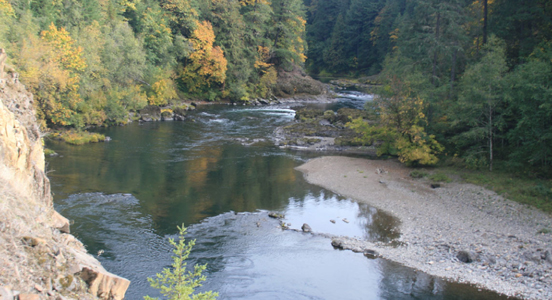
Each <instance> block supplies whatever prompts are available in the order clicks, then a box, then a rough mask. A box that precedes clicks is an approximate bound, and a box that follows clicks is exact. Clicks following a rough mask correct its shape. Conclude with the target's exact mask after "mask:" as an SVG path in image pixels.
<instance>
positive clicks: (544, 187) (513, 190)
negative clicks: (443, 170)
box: [460, 166, 552, 212]
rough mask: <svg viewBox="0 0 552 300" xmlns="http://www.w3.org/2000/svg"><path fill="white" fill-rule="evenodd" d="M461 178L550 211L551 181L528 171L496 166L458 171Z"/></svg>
mask: <svg viewBox="0 0 552 300" xmlns="http://www.w3.org/2000/svg"><path fill="white" fill-rule="evenodd" d="M460 172H461V173H460V175H461V176H462V178H463V179H464V180H465V181H466V182H469V183H473V184H477V185H481V186H484V187H486V188H488V189H491V190H493V191H495V192H497V193H498V194H500V195H503V196H505V197H506V198H508V199H510V200H513V201H516V202H519V203H523V204H528V205H531V206H534V207H537V208H539V209H541V210H543V211H545V212H552V182H550V180H545V179H539V178H536V177H535V176H534V175H532V174H531V173H529V172H516V173H513V172H511V171H508V170H505V169H503V168H500V166H497V168H496V170H494V171H493V172H490V171H485V170H481V171H471V170H463V171H460Z"/></svg>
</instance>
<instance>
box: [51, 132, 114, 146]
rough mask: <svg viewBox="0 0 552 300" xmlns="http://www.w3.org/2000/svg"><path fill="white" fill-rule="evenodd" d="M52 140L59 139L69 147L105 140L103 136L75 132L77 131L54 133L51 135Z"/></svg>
mask: <svg viewBox="0 0 552 300" xmlns="http://www.w3.org/2000/svg"><path fill="white" fill-rule="evenodd" d="M52 138H55V139H60V140H62V141H64V142H66V143H67V144H71V145H84V144H89V143H98V142H103V141H104V140H105V136H104V135H103V134H99V133H94V132H88V131H85V130H83V131H77V130H64V131H56V132H54V133H52Z"/></svg>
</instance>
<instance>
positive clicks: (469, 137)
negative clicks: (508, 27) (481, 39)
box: [454, 37, 508, 170]
mask: <svg viewBox="0 0 552 300" xmlns="http://www.w3.org/2000/svg"><path fill="white" fill-rule="evenodd" d="M483 50H484V51H485V54H484V55H483V57H482V58H481V60H480V61H479V62H477V63H475V64H473V65H471V66H469V67H468V69H467V70H466V72H465V73H464V75H463V77H462V80H461V82H460V86H461V92H460V96H459V99H458V102H457V106H456V114H457V116H456V117H455V122H454V125H456V126H462V127H463V128H462V132H461V133H460V134H459V135H457V136H456V137H455V139H454V140H455V142H456V143H457V144H459V145H461V147H469V148H470V149H469V150H470V152H471V153H474V152H475V153H480V152H482V151H486V152H487V153H488V156H487V157H488V158H489V168H490V170H492V165H493V157H494V155H493V154H494V149H493V140H494V139H495V135H497V134H500V133H501V132H502V131H503V130H504V127H505V126H506V123H505V120H504V85H505V74H506V71H507V69H508V67H507V66H506V57H505V53H504V45H503V43H502V41H500V40H498V39H497V38H495V37H491V38H490V39H489V42H488V43H487V44H486V45H485V47H484V48H483Z"/></svg>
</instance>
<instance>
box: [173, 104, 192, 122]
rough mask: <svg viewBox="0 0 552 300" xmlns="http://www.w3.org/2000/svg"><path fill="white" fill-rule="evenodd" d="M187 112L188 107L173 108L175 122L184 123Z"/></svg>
mask: <svg viewBox="0 0 552 300" xmlns="http://www.w3.org/2000/svg"><path fill="white" fill-rule="evenodd" d="M192 107H193V106H192ZM187 111H188V107H177V108H175V109H174V110H173V112H174V120H175V121H184V120H186V112H187Z"/></svg>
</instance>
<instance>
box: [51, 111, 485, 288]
mask: <svg viewBox="0 0 552 300" xmlns="http://www.w3.org/2000/svg"><path fill="white" fill-rule="evenodd" d="M287 110H288V108H286V107H276V108H271V109H266V108H261V109H251V108H247V109H239V108H235V107H209V108H203V110H200V111H198V112H195V113H193V114H191V116H190V118H189V120H188V121H186V122H162V123H148V124H144V125H139V124H131V125H128V126H125V127H113V128H108V129H104V130H103V133H105V134H106V135H108V136H110V137H111V138H112V139H113V141H112V142H110V143H100V144H92V145H86V146H82V147H76V146H70V145H65V144H61V143H56V142H50V143H49V144H48V147H49V148H52V149H53V150H55V151H56V152H58V153H59V154H60V155H61V156H60V157H54V158H50V159H48V163H49V166H48V168H49V170H51V171H52V170H55V171H54V172H50V173H49V176H50V178H51V181H52V184H53V186H52V189H53V191H54V193H55V206H56V209H58V210H59V211H60V212H61V213H62V214H63V215H65V216H67V217H68V218H70V219H72V220H74V221H75V224H74V225H73V227H72V231H73V232H74V233H75V234H76V235H77V236H78V237H79V239H81V240H82V241H83V242H84V244H85V245H86V247H87V249H88V250H89V251H90V253H97V252H98V251H100V250H104V251H105V252H104V254H103V255H102V256H101V257H100V260H101V261H102V264H104V266H105V267H106V269H107V270H109V271H111V272H113V273H116V274H119V275H121V276H123V277H126V278H128V279H130V280H131V281H132V284H131V286H130V289H129V291H128V299H141V298H142V296H143V295H145V294H150V295H152V296H155V291H154V290H152V289H151V288H149V286H148V284H147V281H146V278H147V277H150V276H152V275H154V274H155V273H157V272H160V271H161V270H162V269H163V267H166V266H169V265H170V263H171V259H170V255H171V251H170V250H171V249H170V247H169V244H168V243H167V237H171V236H174V234H176V226H177V225H181V224H182V223H185V224H186V225H189V226H190V238H196V239H197V245H196V248H195V249H194V251H193V253H192V257H191V258H192V263H193V262H200V263H208V264H209V266H208V269H207V275H208V276H209V278H210V279H209V281H208V282H207V285H206V287H205V288H206V289H213V290H216V291H219V292H220V293H221V295H222V297H221V299H395V298H396V297H395V296H397V295H399V296H400V297H402V295H403V292H402V290H400V289H398V288H397V287H396V286H395V285H396V282H397V280H399V281H400V282H407V283H405V285H406V286H408V282H410V281H411V279H409V278H411V277H405V278H403V279H401V278H399V277H397V276H399V275H398V274H410V273H409V272H413V271H412V270H410V269H406V268H402V267H400V266H394V265H389V266H388V265H387V262H385V261H383V260H367V259H365V258H364V256H362V255H357V254H354V253H352V252H341V251H336V250H334V249H333V248H332V247H331V245H330V243H329V241H328V240H327V239H325V238H322V237H316V236H312V235H308V234H302V233H296V232H289V231H282V230H281V229H280V228H278V224H277V221H275V220H269V219H268V218H267V217H266V215H263V214H262V213H249V214H237V215H236V214H234V213H228V212H230V211H236V212H256V211H257V210H259V209H261V210H278V211H285V212H286V214H287V220H286V222H290V223H292V225H293V226H296V228H299V227H300V226H301V225H302V224H303V223H309V224H310V225H311V227H312V228H313V230H314V231H317V232H325V233H332V234H339V235H348V236H359V237H361V238H365V239H368V240H372V241H375V240H379V241H390V240H392V239H394V238H396V237H398V234H399V233H398V232H396V231H395V230H393V229H395V228H396V226H397V225H398V221H397V220H395V219H393V218H392V217H390V216H388V215H386V214H384V213H382V212H380V211H378V210H375V209H374V208H370V207H369V206H367V205H362V204H358V203H354V202H351V201H349V200H347V199H343V198H341V197H339V196H337V195H334V194H333V193H330V192H328V191H325V190H323V189H320V188H318V187H315V186H312V185H310V184H308V183H307V182H306V181H305V180H304V179H303V177H302V175H301V174H300V173H299V172H297V171H295V170H294V167H296V166H297V165H299V164H301V163H302V162H304V161H305V160H306V159H308V158H310V157H313V156H315V155H319V154H317V153H315V154H312V153H300V152H289V151H283V150H281V149H278V148H276V147H273V146H271V145H270V143H268V142H266V143H262V142H261V143H253V144H252V145H251V146H243V145H242V144H241V142H240V141H241V140H240V139H243V138H247V139H258V140H266V139H267V138H268V137H269V136H270V135H271V134H272V132H273V131H274V129H275V128H276V127H277V126H280V125H283V124H287V123H288V122H290V121H291V120H292V119H293V114H291V113H290V112H289V111H287ZM330 219H334V220H335V221H336V223H335V224H333V223H330V221H329V220H330ZM343 219H347V221H348V222H349V223H347V222H345V221H343ZM258 224H260V225H258ZM386 266H388V267H386ZM393 276H395V277H393ZM393 278H399V279H393ZM448 286H449V285H447V287H446V288H445V289H444V290H442V289H440V290H439V293H437V295H440V296H439V297H444V298H442V299H454V298H447V297H445V296H443V295H445V294H446V293H448V292H446V291H448V290H449V288H448ZM422 290H423V291H422V292H419V293H418V292H416V293H414V294H413V295H412V293H411V296H412V297H411V298H406V299H417V298H419V295H425V294H424V293H426V294H428V295H433V291H429V290H426V288H423V289H422ZM462 290H467V291H468V292H469V293H471V294H470V295H473V298H474V299H476V298H477V297H478V295H479V294H478V293H477V291H476V290H475V289H473V288H470V287H467V286H462ZM389 295H390V296H389ZM397 297H398V296H397ZM493 297H494V296H493ZM422 298H423V297H422ZM440 299H441V298H440ZM486 299H489V298H486Z"/></svg>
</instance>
